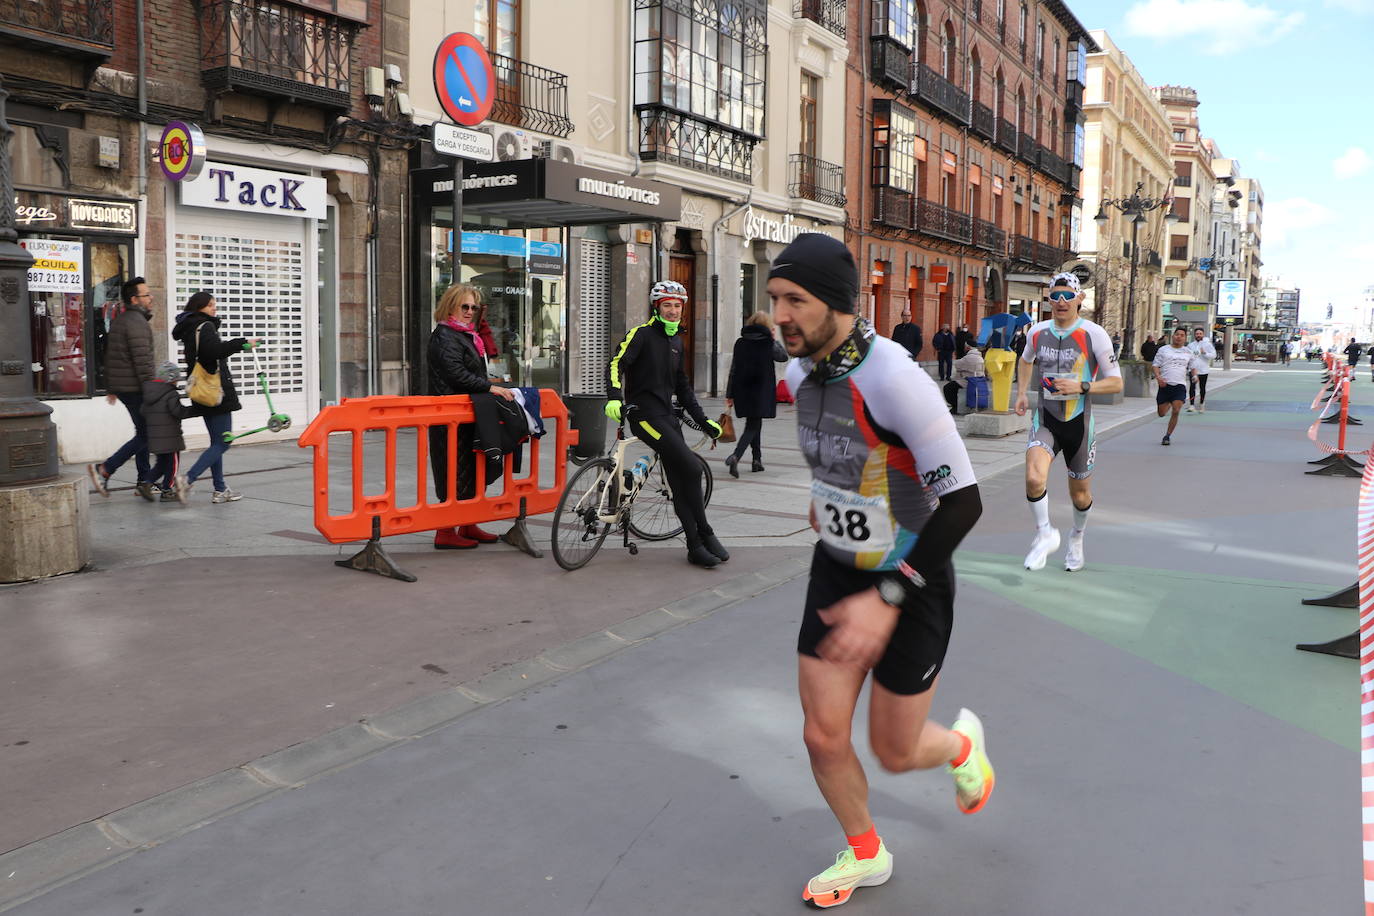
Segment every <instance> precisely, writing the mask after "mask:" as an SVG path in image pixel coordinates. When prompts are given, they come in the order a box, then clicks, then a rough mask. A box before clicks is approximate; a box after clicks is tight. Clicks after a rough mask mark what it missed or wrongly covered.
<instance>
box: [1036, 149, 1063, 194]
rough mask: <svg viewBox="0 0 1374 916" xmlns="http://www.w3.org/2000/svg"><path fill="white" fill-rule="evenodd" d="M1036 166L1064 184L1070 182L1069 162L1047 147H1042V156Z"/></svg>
mask: <svg viewBox="0 0 1374 916" xmlns="http://www.w3.org/2000/svg"><path fill="white" fill-rule="evenodd" d="M1035 167H1036V168H1037V169H1039V170H1040V171H1041V172H1043V173H1045V174H1046V175H1048V176H1050V177H1051V178H1053V179H1054V180H1055V181H1057V182H1059V183H1060V184H1062V185H1067V184H1068V183H1069V172H1070V167H1069V163H1068V162H1066V161H1065V160H1064V159H1063V158H1062V157H1061V156H1059V155H1058V154H1056V153H1052V152H1050V151H1049V149H1048V148H1046V147H1043V146H1042V147H1040V156H1039V160H1038V162H1037V163H1036V166H1035Z"/></svg>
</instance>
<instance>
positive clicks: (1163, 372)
mask: <svg viewBox="0 0 1374 916" xmlns="http://www.w3.org/2000/svg"><path fill="white" fill-rule="evenodd" d="M1187 340H1188V332H1187V331H1185V330H1184V329H1183V328H1174V336H1173V338H1172V339H1171V340H1170V341H1169V346H1167V347H1160V348H1159V352H1158V353H1156V354H1155V361H1154V363H1153V366H1154V370H1155V381H1156V382H1157V383H1158V384H1159V391H1158V392H1156V393H1155V413H1156V415H1158V416H1161V417H1162V416H1164V414H1165V413H1166V412H1170V411H1172V412H1171V413H1169V428H1168V430H1166V431H1165V433H1164V438H1163V439H1161V440H1159V444H1160V445H1168V444H1170V441H1171V437H1172V436H1173V434H1174V427H1175V426H1178V412H1179V411H1180V410H1182V409H1183V398H1184V397H1185V396H1186V395H1187V392H1188V386H1187V384H1186V382H1187V381H1188V375H1189V373H1190V372H1191V367H1192V365H1193V351H1192V350H1189V349H1188V348H1187V347H1186V346H1184V344H1185V343H1186V342H1187Z"/></svg>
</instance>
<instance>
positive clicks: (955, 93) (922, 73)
mask: <svg viewBox="0 0 1374 916" xmlns="http://www.w3.org/2000/svg"><path fill="white" fill-rule="evenodd" d="M911 69H912V74H911V75H912V81H911V83H912V87H913V90H914V94H915V96H916V97H917V98H918V99H920V100H921V101H922V102H925V103H926V104H927V105H929V106H931V107H932V108H935V109H938V110H939V111H943V112H944V113H945V114H947V115H949V116H950V117H951V118H953V119H954V120H955V121H958V122H959V123H960V124H967V123H968V93H967V92H965V91H964V90H962V89H960V88H959V87H958V86H956V85H954V84H953V83H951V82H950V81H949V80H947V79H945V78H944V77H943V76H941V75H940V74H938V73H936V72H935V71H934V70H932V69H930V68H929V67H927V66H926V65H925V64H913V65H912V68H911Z"/></svg>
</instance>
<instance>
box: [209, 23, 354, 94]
mask: <svg viewBox="0 0 1374 916" xmlns="http://www.w3.org/2000/svg"><path fill="white" fill-rule="evenodd" d="M358 28H359V26H358V25H357V24H356V23H354V22H351V21H349V20H347V19H339V18H337V17H335V16H331V15H329V14H328V13H317V12H314V11H312V10H307V9H304V8H302V7H299V6H296V5H295V4H292V3H277V2H274V0H208V2H204V3H202V4H201V7H200V58H201V69H200V78H201V82H202V83H203V84H204V85H205V87H206V88H208V89H230V90H235V91H239V92H248V93H253V94H255V95H265V96H270V97H273V98H278V99H286V100H287V101H292V102H307V103H311V104H315V105H320V106H323V107H326V108H336V109H347V108H349V107H350V104H351V100H350V84H349V71H350V65H351V59H352V50H353V40H354V38H355V37H356V35H357V33H358Z"/></svg>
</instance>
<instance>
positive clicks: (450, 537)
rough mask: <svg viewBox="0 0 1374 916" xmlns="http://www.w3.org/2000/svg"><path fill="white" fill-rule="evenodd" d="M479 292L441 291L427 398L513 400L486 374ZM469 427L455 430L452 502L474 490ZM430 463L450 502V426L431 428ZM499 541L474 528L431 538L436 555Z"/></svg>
mask: <svg viewBox="0 0 1374 916" xmlns="http://www.w3.org/2000/svg"><path fill="white" fill-rule="evenodd" d="M481 302H482V297H481V293H480V292H479V291H478V289H477V287H475V286H468V285H466V284H461V283H455V284H454V285H453V286H450V287H449V288H448V289H447V290H445V291H444V294H443V296H441V297H440V298H439V305H438V306H437V307H436V308H435V309H434V322H435V324H434V331H433V332H432V333H431V334H430V335H429V351H428V355H429V393H430V394H432V395H441V396H442V395H451V394H480V393H483V392H490V393H491V394H493V395H496V396H497V397H501V398H505V399H506V400H507V401H509V400H513V399H514V397H515V395H514V394H513V393H512V392H511V390H510V389H509V388H502V387H501V386H499V385H493V384H492V383H491V380H490V378H489V377H488V375H487V351H486V345H485V344H484V343H483V341H482V335H481V334H480V333H478V330H477V320H478V317H479V315H480V314H481V310H482V305H481ZM473 442H474V436H473V426H472V424H470V423H467V424H464V425H462V426H459V427H458V455H457V465H458V473H457V484H458V487H457V490H458V492H457V493H456V494H455V496H454V498H455V499H471V498H472V496H473V494H474V492H476V485H477V455H476V452H474V451H473ZM429 462H430V468H431V470H432V471H433V472H434V494H435V496H437V497H438V499H439V502H445V501H446V500H447V499H448V463H449V457H448V427H447V426H431V427H429ZM495 540H497V536H496V535H494V534H490V533H488V532H486V531H483V530H482V529H481V528H478V527H477V526H476V525H462V526H460V527H457V528H441V529H439V530H438V531H436V532H435V533H434V548H435V549H436V550H471V549H472V548H474V547H476V546H477V545H478V544H489V543H491V542H493V541H495Z"/></svg>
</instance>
